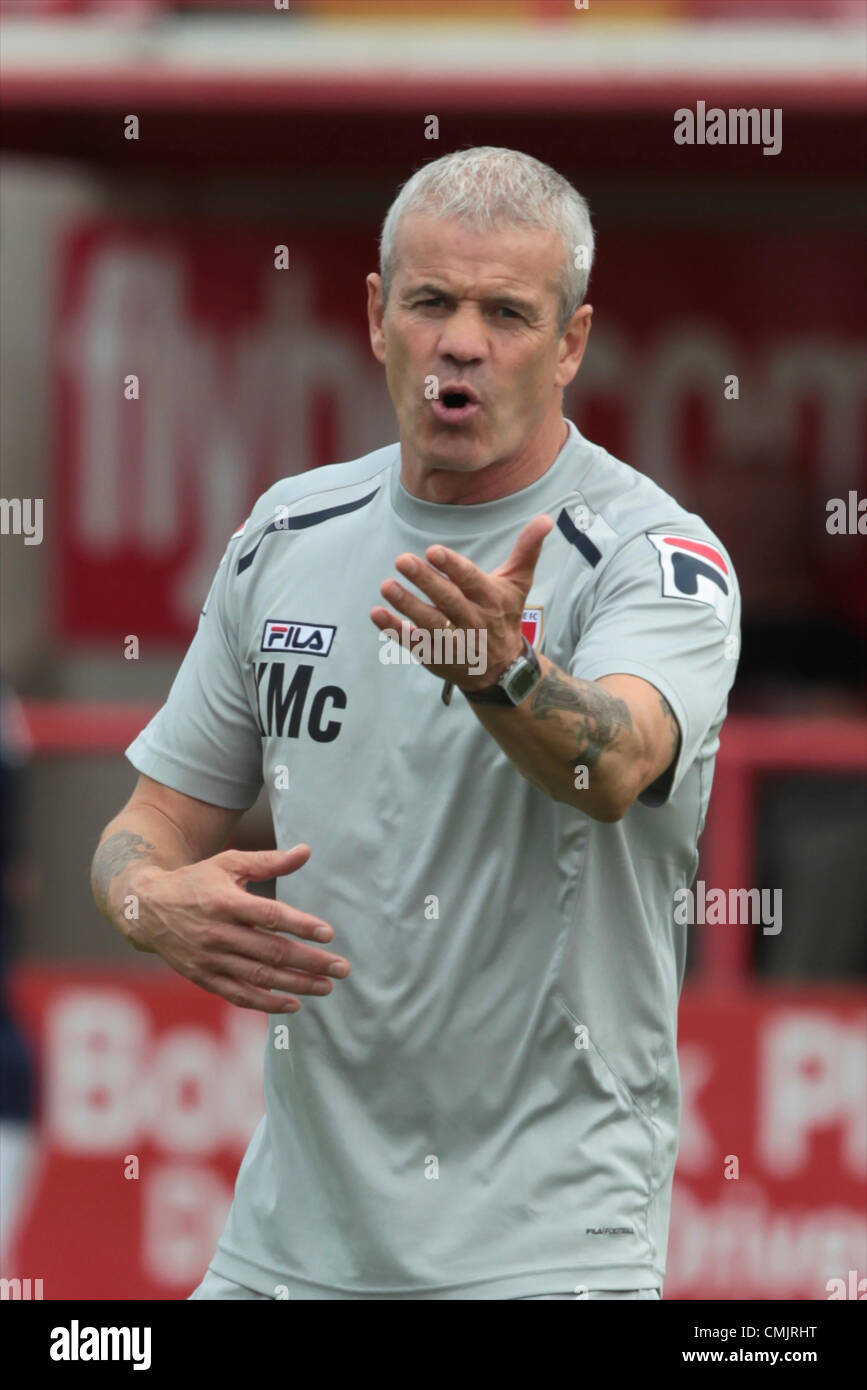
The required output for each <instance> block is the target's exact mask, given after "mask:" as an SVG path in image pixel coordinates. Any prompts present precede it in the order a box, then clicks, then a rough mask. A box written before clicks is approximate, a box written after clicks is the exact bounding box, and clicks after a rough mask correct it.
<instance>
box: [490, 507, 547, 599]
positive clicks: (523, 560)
mask: <svg viewBox="0 0 867 1390" xmlns="http://www.w3.org/2000/svg"><path fill="white" fill-rule="evenodd" d="M553 526H554V519H553V517H550V516H534V517H533V520H532V521H528V522H527V525H526V526H525V527H524V529H523V531H522V532H521V534H520V535H519V537H518V539H517V540H516V541H515V544H514V547H513V549H512V553H511V555H510V556H509V558H508V560H506V562H505V564H502V565H501V566H500V568H499V569H498V570H495V571H494V573H495V574H497V575H499V576H500V577H501V578H502V579H511V580H512V581H513V583H516V584H520V585H521V587H522V588H523V591H524V593H525V594H526V593H527V591H528V589H529V588H530V585H531V584H532V582H533V574H534V572H535V569H536V566H537V564H538V563H539V556H540V554H541V552H542V545H543V543H544V541H545V537H546V536H547V535H548V533H549V532H550V531H551V530H552V529H553Z"/></svg>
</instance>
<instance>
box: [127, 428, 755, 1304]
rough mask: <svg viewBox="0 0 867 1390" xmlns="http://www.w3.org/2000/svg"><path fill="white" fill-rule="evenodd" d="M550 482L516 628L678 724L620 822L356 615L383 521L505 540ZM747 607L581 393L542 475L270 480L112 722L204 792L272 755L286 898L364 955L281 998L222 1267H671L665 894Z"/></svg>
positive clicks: (370, 584) (671, 905)
mask: <svg viewBox="0 0 867 1390" xmlns="http://www.w3.org/2000/svg"><path fill="white" fill-rule="evenodd" d="M541 512H547V513H549V514H550V515H551V516H552V517H553V518H554V519H555V521H556V523H557V525H556V526H555V528H554V529H553V530H552V531H551V533H550V535H548V536H547V537H546V540H545V542H544V545H543V548H542V554H541V558H540V560H539V564H538V566H537V569H536V575H535V580H534V583H533V586H532V588H531V590H530V593H529V595H528V598H527V605H528V614H527V617H528V626H527V631H529V632H533V633H534V634H535V638H536V642H537V645H540V646H541V649H542V650H544V652H545V653H546V654H547V655H548V656H549V657H550V658H551V659H552V660H553V661H555V662H557V663H558V664H559V665H560V666H561V667H562V668H564V669H567V670H568V671H570V672H571V673H572V674H573V675H574V676H577V677H581V678H583V679H586V680H593V679H596V678H597V677H600V676H604V675H606V674H612V673H615V672H627V673H631V674H633V675H636V676H641V677H643V678H644V679H646V680H648V681H650V682H651V683H652V684H653V685H654V686H655V687H656V688H657V689H658V690H659V691H660V692H661V693H662V694H663V695H664V696H665V698H666V699H667V700H668V702H669V704H670V705H671V708H672V709H673V711H674V713H675V715H676V716H677V719H678V722H679V724H680V728H681V731H682V748H681V752H680V755H679V757H678V760H677V764H676V768H675V770H674V774H673V777H669V778H668V779H667V780H666V779H662V781H661V783H660V784H657V786H656V787H655V788H654V789H652V790H650V791H648V792H646V793H645V794H644V795H643V797H642V798H641V799H640V801H639V802H637V803H636V804H635V805H633V806H632V807H631V809H630V810H629V811H628V813H627V814H626V816H625V817H624V818H623V820H621V821H619V822H616V823H611V824H607V823H602V822H597V821H594V820H592V819H590V818H589V817H588V816H586V815H584V814H583V813H582V812H581V811H578V810H575V809H573V808H571V807H568V806H565V805H560V804H557V803H555V802H554V801H552V800H550V799H549V798H548V797H547V796H546V795H545V794H543V793H542V792H541V791H538V790H537V789H536V788H535V787H533V786H532V785H531V784H530V783H529V782H528V781H526V780H525V779H524V778H523V777H522V776H521V775H520V773H519V772H518V771H517V769H516V768H515V767H514V765H513V764H512V763H511V762H510V761H509V759H508V758H507V756H506V755H505V753H503V752H502V751H501V749H500V748H499V746H498V745H497V743H496V742H495V741H494V739H493V738H492V737H491V736H490V735H489V734H488V733H487V732H486V731H485V729H484V728H483V726H482V725H481V724H480V723H479V721H478V720H477V719H476V717H475V715H474V713H473V711H472V709H471V707H470V706H469V705H468V704H467V702H466V700H465V699H464V697H463V696H462V695H461V694H460V692H458V691H456V692H455V694H454V697H453V699H452V703H451V705H450V706H448V707H447V706H445V705H443V703H442V702H441V699H440V692H441V688H442V683H441V681H440V680H438V679H437V678H435V677H434V676H432V675H431V674H430V672H428V671H426V670H425V669H424V668H423V667H421V666H420V665H418V664H415V663H410V664H393V663H387V662H385V661H384V660H382V659H381V653H383V654H384V653H385V650H386V648H385V646H384V645H383V643H382V642H381V641H380V634H379V632H378V631H377V629H376V628H375V626H374V625H373V623H372V622H371V619H370V616H369V614H370V609H371V608H372V607H374V606H375V605H377V604H379V603H381V602H382V599H381V596H380V594H379V586H380V584H381V582H382V581H383V580H384V579H386V578H387V577H389V576H390V575H393V574H394V568H393V566H394V559H395V557H396V556H397V555H398V554H399V553H400V552H401V551H404V550H410V551H414V552H415V553H416V554H422V553H423V552H424V549H425V547H426V546H428V545H430V544H432V543H434V542H442V543H443V544H446V545H449V546H451V547H452V548H453V549H455V550H457V551H459V552H460V553H462V554H464V555H466V556H468V557H469V558H470V559H471V560H473V561H474V562H475V563H476V564H478V565H480V566H481V567H482V568H483V569H485V570H486V571H487V570H491V569H493V568H494V567H495V566H496V565H498V564H500V563H502V561H503V560H505V559H506V557H507V556H508V554H509V553H510V551H511V549H512V546H513V544H514V542H515V539H516V537H517V535H518V533H519V531H520V530H521V528H522V527H523V526H524V525H525V524H526V522H527V521H529V520H530V519H531V518H532V517H533V516H536V515H538V514H539V513H541ZM739 608H740V603H739V597H738V592H737V585H736V579H735V575H734V572H733V569H732V564H731V560H730V559H729V557H728V555H727V554H726V552H725V551H724V550H723V549H722V547H721V545H720V543H719V541H718V540H717V539H716V537H715V536H714V535H713V534H712V532H710V531H709V529H708V528H707V526H705V524H704V523H703V522H702V520H701V519H700V518H699V517H698V516H696V515H694V514H691V513H689V512H686V511H685V510H684V509H683V508H682V507H680V506H679V505H678V504H677V502H675V501H674V500H673V499H672V498H671V497H670V496H669V495H668V494H667V493H665V492H663V491H662V490H661V489H660V488H659V487H657V486H656V485H655V484H654V483H653V482H651V481H650V480H649V479H648V478H646V477H644V476H642V475H641V474H639V473H637V472H635V471H634V470H633V469H631V468H629V467H628V466H627V465H626V464H624V463H621V462H620V461H619V460H617V459H615V458H613V457H612V456H611V455H610V454H608V453H607V452H606V450H604V449H602V448H600V447H598V446H596V445H594V444H591V443H589V442H588V441H587V440H586V439H584V438H583V437H582V436H581V434H580V433H579V431H578V430H577V429H576V428H575V426H574V425H573V424H572V423H571V422H569V437H568V439H567V441H566V443H565V445H564V446H563V448H562V449H561V451H560V453H559V454H558V455H557V458H556V459H555V461H554V463H553V464H552V466H551V467H550V468H549V470H548V471H547V472H546V473H545V474H544V476H543V477H541V478H540V479H538V481H536V482H535V483H533V484H532V485H531V486H530V487H527V488H525V489H523V490H522V491H520V492H517V493H513V494H512V495H511V496H509V497H505V498H502V499H499V500H497V501H493V502H485V503H481V504H478V505H472V506H455V505H448V506H447V505H440V504H437V503H431V502H425V501H421V500H419V499H418V498H415V497H412V496H411V495H410V494H409V493H407V492H406V490H405V489H404V488H403V486H402V484H401V482H400V447H399V445H397V444H391V445H389V446H387V447H386V448H383V449H378V450H376V451H375V452H373V453H371V454H367V455H366V456H365V457H364V458H360V459H355V460H353V461H352V462H350V463H341V464H336V465H334V466H331V467H326V468H320V469H317V470H316V471H314V472H310V473H305V474H303V475H301V476H298V477H291V478H286V479H284V480H283V481H281V482H278V483H276V484H275V485H274V486H273V487H272V488H270V489H269V490H268V491H267V492H266V493H264V494H263V496H262V497H261V498H260V499H259V501H258V502H257V503H256V506H255V508H254V510H253V512H252V514H251V516H250V517H249V519H248V520H247V522H246V523H245V525H244V527H243V528H242V529H241V531H240V532H236V534H235V536H233V537H232V539H231V540H230V542H229V545H228V547H227V550H226V553H225V555H224V556H223V559H222V561H221V563H220V566H219V569H218V571H217V574H216V577H215V579H214V583H213V585H212V587H211V591H210V593H209V595H208V599H207V601H206V605H205V610H204V612H203V614H202V616H201V618H200V620H199V627H198V631H197V633H196V635H195V638H194V639H193V642H192V644H191V646H190V648H189V651H188V652H187V655H186V657H185V659H184V662H183V664H182V666H181V668H180V670H179V672H178V675H177V677H176V679H175V682H174V684H173V686H172V689H171V692H170V694H169V696H168V699H167V701H166V703H165V705H164V706H163V708H162V709H161V710H160V711H159V713H158V714H157V715H156V716H155V717H154V719H153V720H152V721H151V722H150V723H149V724H148V726H147V727H146V728H145V729H144V731H143V732H142V733H141V734H140V735H139V737H138V738H137V739H136V740H135V741H134V743H133V744H132V745H131V746H130V748H129V749H128V750H127V756H128V758H129V760H130V761H131V763H132V764H133V766H134V767H136V768H137V769H138V770H139V771H140V772H142V773H145V774H147V776H149V777H152V778H155V779H156V780H157V781H159V782H162V783H164V784H165V785H166V786H169V787H172V788H174V789H175V790H177V791H180V792H184V793H186V794H187V795H189V796H194V797H198V798H199V799H201V800H203V801H207V802H212V803H213V804H215V805H218V806H226V807H244V808H246V807H248V806H250V805H251V803H252V802H253V801H254V799H255V798H256V796H257V794H258V792H259V790H260V788H261V786H262V784H263V782H264V785H265V786H266V787H267V789H268V796H269V800H270V804H271V810H272V814H273V818H274V829H275V834H276V840H277V844H278V846H279V847H281V848H288V847H290V846H292V845H294V844H296V843H298V842H299V841H306V842H307V843H309V845H310V846H311V849H312V855H311V858H310V860H309V862H308V864H307V865H306V866H305V867H304V868H303V869H301V870H300V871H299V872H297V873H296V874H294V875H290V876H288V877H284V878H282V879H281V880H279V882H278V885H277V891H278V895H279V896H280V898H281V899H283V900H284V901H286V902H289V903H291V904H293V905H294V906H296V907H298V908H301V909H304V910H306V911H309V912H312V913H315V914H317V915H318V916H321V917H324V918H325V919H326V920H327V921H329V922H330V923H331V924H332V925H333V927H334V929H335V936H334V940H333V942H332V943H331V949H333V950H336V951H338V952H341V953H344V954H345V955H346V956H347V958H348V959H349V961H350V963H351V965H352V973H351V975H350V976H349V978H348V979H346V980H343V981H335V984H334V988H333V991H332V993H331V995H329V996H328V997H326V998H321V999H317V998H312V997H308V996H304V997H302V1007H301V1009H300V1011H299V1012H298V1013H297V1014H296V1015H292V1016H289V1017H287V1016H279V1015H275V1016H271V1018H270V1020H269V1033H268V1042H267V1045H266V1051H265V1095H266V1114H265V1117H264V1118H263V1119H262V1121H261V1123H260V1124H259V1126H258V1128H257V1130H256V1132H255V1134H254V1135H253V1138H252V1140H251V1142H250V1145H249V1148H248V1150H247V1153H246V1155H245V1157H244V1160H243V1162H242V1164H241V1168H240V1172H239V1175H238V1181H237V1185H236V1189H235V1197H234V1203H233V1205H232V1209H231V1212H230V1214H229V1217H228V1221H227V1223H226V1227H225V1230H224V1232H223V1235H222V1237H221V1239H220V1242H219V1246H218V1249H217V1253H216V1255H215V1258H214V1260H213V1262H212V1263H213V1268H214V1269H215V1270H216V1271H217V1272H218V1273H219V1274H221V1275H223V1276H224V1277H226V1278H227V1279H231V1280H234V1281H236V1282H238V1283H241V1284H245V1285H247V1286H249V1287H250V1288H252V1289H256V1290H258V1291H260V1292H261V1293H265V1294H269V1295H271V1296H275V1295H276V1293H277V1289H278V1286H285V1287H286V1289H288V1291H289V1296H290V1297H291V1298H326V1299H327V1298H401V1297H405V1298H415V1299H417V1298H459V1299H468V1298H472V1299H475V1298H480V1299H481V1298H484V1299H499V1298H510V1297H517V1296H520V1295H525V1294H535V1293H556V1292H560V1293H570V1292H572V1291H574V1290H576V1289H577V1288H578V1287H579V1286H587V1287H590V1288H603V1289H605V1288H607V1289H628V1288H636V1287H641V1286H650V1285H655V1286H657V1287H661V1285H662V1282H663V1278H664V1274H665V1256H666V1246H667V1240H668V1224H669V1210H670V1201H671V1186H672V1175H673V1170H674V1164H675V1156H676V1151H677V1141H678V1126H679V1118H680V1086H679V1076H678V1067H677V1054H676V1036H677V1003H678V996H679V994H680V988H681V984H682V981H683V973H684V959H685V952H686V927H685V926H683V925H678V923H676V922H675V920H674V910H675V899H674V894H675V893H676V891H677V890H678V889H679V888H683V887H686V886H688V885H689V884H690V883H691V882H692V880H693V877H694V875H695V871H696V868H697V862H698V855H697V849H696V844H697V840H698V836H699V834H700V833H701V830H702V827H703V825H704V820H705V813H706V809H707V803H708V797H709V794H710V788H711V780H712V775H713V766H714V756H715V753H716V751H717V747H718V734H719V730H720V726H721V724H722V721H723V718H724V716H725V712H726V702H727V696H728V692H729V689H730V687H731V684H732V681H733V679H734V673H735V668H736V655H737V647H738V624H739ZM529 610H537V611H536V612H535V613H530V612H529ZM539 610H541V611H539ZM388 650H389V651H390V652H391V653H392V654H394V653H395V651H396V648H394V647H393V646H391V645H390V646H389V647H388ZM591 775H592V774H591ZM680 915H681V916H683V914H682V913H681V914H680ZM286 1025H288V1047H287V1046H285V1045H281V1044H283V1043H285V1039H286V1031H285V1029H286ZM281 1026H282V1028H283V1031H282V1032H280V1031H278V1030H280V1029H281ZM280 1296H284V1297H285V1293H281V1294H280Z"/></svg>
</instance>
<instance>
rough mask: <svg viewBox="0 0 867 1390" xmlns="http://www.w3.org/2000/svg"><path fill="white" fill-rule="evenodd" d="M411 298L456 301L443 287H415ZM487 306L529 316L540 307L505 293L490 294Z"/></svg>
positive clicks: (408, 291) (410, 291)
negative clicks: (427, 296)
mask: <svg viewBox="0 0 867 1390" xmlns="http://www.w3.org/2000/svg"><path fill="white" fill-rule="evenodd" d="M406 294H407V296H408V297H409V298H414V296H415V295H417V294H434V295H438V296H439V297H440V298H441V299H454V297H455V296H454V295H453V294H452V292H451V291H450V290H447V289H444V288H443V287H442V285H432V284H424V285H413V286H412V287H411V288H410V289H408V290H407V291H406ZM484 303H485V304H504V305H505V306H506V307H507V308H509V309H515V310H517V311H518V312H520V313H522V314H526V315H528V316H530V315H532V314H537V313H538V312H539V310H538V306H537V305H536V304H534V303H533V302H532V300H529V299H520V298H519V297H518V296H516V295H513V294H509V293H508V292H504V293H503V294H489V295H486V296H485V298H484Z"/></svg>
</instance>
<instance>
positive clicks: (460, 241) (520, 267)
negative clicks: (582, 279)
mask: <svg viewBox="0 0 867 1390" xmlns="http://www.w3.org/2000/svg"><path fill="white" fill-rule="evenodd" d="M395 252H396V262H397V263H396V266H395V279H396V280H399V281H400V283H401V285H407V284H409V283H410V282H411V281H413V280H419V279H430V278H432V277H433V276H435V275H436V276H439V277H440V278H441V279H448V281H449V282H450V285H451V286H452V287H453V288H455V289H460V290H464V291H465V292H469V291H471V290H475V291H478V290H481V289H496V288H497V287H499V288H505V287H506V286H508V287H509V288H510V289H513V290H517V289H520V290H521V291H522V292H523V293H524V294H525V295H527V296H530V295H533V296H536V295H538V294H539V292H540V290H541V291H542V292H543V293H544V292H545V291H548V292H550V293H551V294H556V293H557V288H558V283H559V276H560V273H561V271H562V269H563V263H564V259H565V254H566V252H565V247H564V246H563V243H562V241H561V239H560V237H559V236H558V235H557V233H556V232H554V231H551V230H550V229H549V228H544V227H512V226H508V225H506V224H503V225H501V226H497V227H494V228H492V229H490V230H488V231H476V230H475V229H474V228H472V227H469V226H467V224H466V223H465V222H462V221H461V220H460V219H459V218H455V217H434V216H431V215H429V214H426V213H419V212H414V213H407V214H405V215H404V216H403V217H402V218H401V219H400V221H399V223H398V226H397V232H396V235H395Z"/></svg>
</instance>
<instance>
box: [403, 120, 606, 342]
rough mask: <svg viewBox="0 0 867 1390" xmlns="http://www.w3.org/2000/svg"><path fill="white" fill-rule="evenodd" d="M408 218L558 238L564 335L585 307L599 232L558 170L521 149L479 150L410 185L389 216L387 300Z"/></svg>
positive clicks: (425, 170)
mask: <svg viewBox="0 0 867 1390" xmlns="http://www.w3.org/2000/svg"><path fill="white" fill-rule="evenodd" d="M407 212H425V213H429V214H432V215H433V216H434V217H458V218H460V219H461V221H462V222H465V223H466V224H467V225H468V226H469V227H471V228H472V229H473V230H475V231H480V232H482V231H490V230H491V229H492V228H493V227H495V226H497V225H500V226H502V225H506V226H512V227H517V226H520V227H540V228H545V229H546V230H550V231H554V232H557V233H558V235H559V237H560V239H561V241H562V242H563V250H564V253H565V264H564V266H563V269H562V270H561V272H560V277H559V287H558V293H559V299H560V315H559V321H558V331H559V332H561V333H562V332H563V331H564V329H565V328H566V325H567V324H568V322H569V320H570V319H571V317H572V315H573V314H574V312H575V310H576V309H577V308H579V307H580V305H581V304H583V302H584V296H585V294H586V293H587V282H588V280H589V279H590V270H591V268H592V265H593V249H594V238H593V227H592V225H591V222H590V209H589V207H588V205H587V201H586V199H584V198H582V197H581V194H580V193H579V192H578V191H577V190H576V189H575V188H573V187H572V184H571V183H569V181H568V179H564V178H563V176H562V174H558V173H557V171H556V169H552V168H551V167H550V165H548V164H543V163H542V161H541V160H540V159H534V157H533V156H532V155H531V154H524V153H523V151H521V150H510V149H504V148H501V147H500V146H497V145H476V146H475V147H474V148H473V149H469V150H455V151H454V153H452V154H446V155H443V156H442V158H440V159H435V160H433V161H432V162H431V163H430V164H423V165H422V167H421V168H420V169H417V170H416V172H415V173H414V174H413V175H412V177H411V178H410V179H408V180H407V182H406V183H405V184H404V185H403V186H402V188H401V189H400V192H399V193H398V195H397V197H396V198H395V200H394V202H393V203H392V205H391V207H390V208H389V210H388V213H387V215H386V218H385V221H384V222H383V224H382V234H381V236H380V239H379V267H380V275H381V276H382V291H383V302H387V300H388V292H389V289H390V288H391V282H392V279H393V277H394V271H395V267H396V256H395V238H396V234H397V225H398V223H399V221H400V219H401V217H402V216H403V215H404V213H407Z"/></svg>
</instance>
